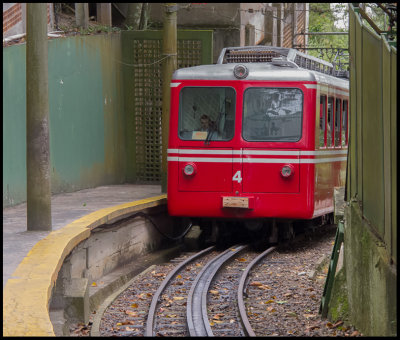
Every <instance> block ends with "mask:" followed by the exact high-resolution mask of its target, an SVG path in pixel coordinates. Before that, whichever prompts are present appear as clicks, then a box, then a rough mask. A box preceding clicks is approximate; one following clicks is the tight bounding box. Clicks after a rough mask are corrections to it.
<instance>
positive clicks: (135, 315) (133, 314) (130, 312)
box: [125, 310, 139, 317]
mask: <svg viewBox="0 0 400 340" xmlns="http://www.w3.org/2000/svg"><path fill="white" fill-rule="evenodd" d="M125 314H127V315H130V316H133V317H137V316H139V314H138V313H136V312H133V311H131V310H126V311H125Z"/></svg>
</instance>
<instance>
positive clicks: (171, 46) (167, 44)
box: [161, 3, 178, 193]
mask: <svg viewBox="0 0 400 340" xmlns="http://www.w3.org/2000/svg"><path fill="white" fill-rule="evenodd" d="M177 9H178V7H177V5H176V3H172V4H170V3H168V4H165V17H164V31H163V43H162V44H163V45H162V46H163V57H164V58H165V59H164V60H163V65H162V119H161V131H162V132H161V133H162V158H161V191H162V192H163V193H165V192H167V169H168V163H167V148H168V129H169V115H170V103H171V98H170V97H171V89H170V83H171V78H172V73H173V72H174V71H175V70H176V65H177V52H176V51H177V49H176V44H177V32H176V12H177Z"/></svg>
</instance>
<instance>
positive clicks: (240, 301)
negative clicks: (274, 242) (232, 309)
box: [237, 246, 276, 336]
mask: <svg viewBox="0 0 400 340" xmlns="http://www.w3.org/2000/svg"><path fill="white" fill-rule="evenodd" d="M275 249H276V247H275V246H274V247H270V248H268V249H267V250H265V251H264V252H262V253H261V254H260V255H258V256H257V257H256V258H255V259H254V260H253V261H251V262H250V263H249V265H248V266H247V267H246V269H245V270H244V272H243V274H242V276H241V278H240V281H239V287H238V291H237V294H238V300H237V302H238V308H239V313H240V318H241V321H242V325H243V328H244V330H245V332H246V333H247V336H256V334H255V333H254V331H253V328H252V327H251V325H250V322H249V319H248V318H247V313H246V307H245V305H244V300H243V293H244V289H245V288H244V285H245V282H246V280H247V277H248V275H249V273H250V270H251V269H252V268H253V267H254V265H255V264H256V263H257V262H259V261H260V260H261V259H262V258H264V257H265V256H267V255H268V254H270V253H272V252H273V251H274V250H275Z"/></svg>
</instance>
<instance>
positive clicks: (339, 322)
mask: <svg viewBox="0 0 400 340" xmlns="http://www.w3.org/2000/svg"><path fill="white" fill-rule="evenodd" d="M342 323H343V321H338V322H336V323H335V324H334V325H333V327H337V326H340V325H341V324H342Z"/></svg>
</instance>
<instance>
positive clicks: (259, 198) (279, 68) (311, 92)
mask: <svg viewBox="0 0 400 340" xmlns="http://www.w3.org/2000/svg"><path fill="white" fill-rule="evenodd" d="M335 72H336V71H335V68H334V66H333V65H332V64H331V63H328V62H326V61H323V60H321V59H318V58H314V57H312V56H309V55H306V54H303V53H301V52H299V51H296V50H294V49H288V48H278V47H270V46H255V47H254V46H253V47H236V48H225V49H224V50H223V51H222V52H221V55H220V57H219V60H218V62H217V64H214V65H203V66H196V67H190V68H184V69H179V70H177V71H175V73H174V75H173V77H172V81H171V116H170V130H169V145H168V158H167V159H168V211H169V214H170V215H171V216H182V217H183V216H185V217H192V218H202V219H205V220H207V219H208V220H214V221H224V220H226V219H228V220H236V221H243V222H246V223H245V225H246V226H247V227H248V228H256V227H257V226H261V225H262V224H263V225H266V224H267V225H272V226H276V223H275V222H276V221H281V220H285V221H292V220H311V219H315V218H317V217H323V216H326V215H327V214H331V213H332V212H333V188H334V187H340V186H344V183H345V173H346V159H347V145H348V131H349V128H348V122H349V119H348V116H349V112H348V110H349V82H348V80H347V79H343V78H341V77H338V76H334V74H335ZM271 221H272V222H274V223H270V222H271Z"/></svg>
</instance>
